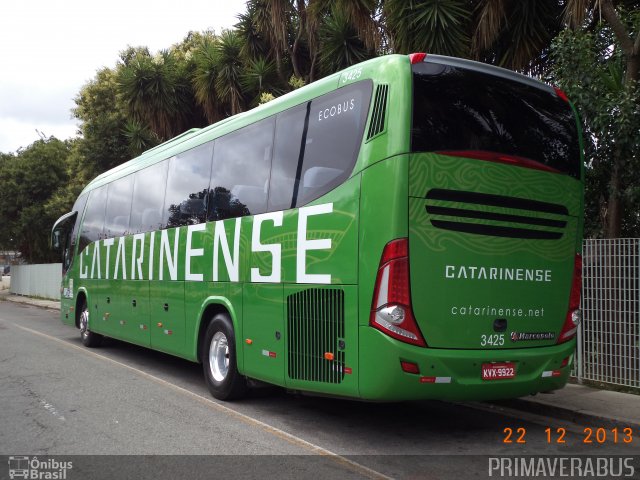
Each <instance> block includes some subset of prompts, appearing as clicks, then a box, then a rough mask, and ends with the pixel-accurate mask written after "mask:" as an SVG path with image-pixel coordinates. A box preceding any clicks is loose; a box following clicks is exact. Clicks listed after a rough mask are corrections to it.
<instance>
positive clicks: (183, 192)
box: [162, 142, 213, 228]
mask: <svg viewBox="0 0 640 480" xmlns="http://www.w3.org/2000/svg"><path fill="white" fill-rule="evenodd" d="M212 153H213V142H209V143H205V144H204V145H200V146H199V147H196V148H192V149H191V150H188V151H186V152H184V153H181V154H179V155H176V156H175V157H173V158H171V159H170V160H169V171H168V175H167V193H166V195H165V199H164V213H163V216H162V224H163V227H166V228H172V227H179V226H181V225H195V224H196V223H203V222H205V221H206V219H207V194H208V192H209V178H210V176H211V155H212Z"/></svg>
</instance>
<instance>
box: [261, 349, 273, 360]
mask: <svg viewBox="0 0 640 480" xmlns="http://www.w3.org/2000/svg"><path fill="white" fill-rule="evenodd" d="M262 355H264V356H265V357H269V358H276V352H270V351H269V350H262Z"/></svg>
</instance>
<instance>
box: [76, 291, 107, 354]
mask: <svg viewBox="0 0 640 480" xmlns="http://www.w3.org/2000/svg"><path fill="white" fill-rule="evenodd" d="M78 323H79V324H80V340H82V344H83V345H84V346H85V347H89V348H94V347H99V346H100V345H101V344H102V339H103V336H102V335H100V334H98V333H93V332H92V331H91V330H89V307H88V306H87V301H86V300H83V301H82V305H81V307H80V321H79V322H78Z"/></svg>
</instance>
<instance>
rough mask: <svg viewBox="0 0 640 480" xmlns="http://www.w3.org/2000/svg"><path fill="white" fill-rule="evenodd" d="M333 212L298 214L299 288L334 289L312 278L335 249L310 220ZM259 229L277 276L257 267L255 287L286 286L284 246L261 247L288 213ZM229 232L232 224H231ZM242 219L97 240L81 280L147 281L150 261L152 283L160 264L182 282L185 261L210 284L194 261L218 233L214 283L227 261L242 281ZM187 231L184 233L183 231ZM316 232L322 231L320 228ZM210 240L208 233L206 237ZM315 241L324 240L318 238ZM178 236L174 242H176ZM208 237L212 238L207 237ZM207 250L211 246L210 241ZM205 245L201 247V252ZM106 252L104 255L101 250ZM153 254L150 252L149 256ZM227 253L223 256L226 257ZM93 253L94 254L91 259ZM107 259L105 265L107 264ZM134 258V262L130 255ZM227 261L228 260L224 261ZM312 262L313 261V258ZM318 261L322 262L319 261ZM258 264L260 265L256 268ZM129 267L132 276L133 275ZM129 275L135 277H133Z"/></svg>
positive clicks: (190, 275) (192, 276)
mask: <svg viewBox="0 0 640 480" xmlns="http://www.w3.org/2000/svg"><path fill="white" fill-rule="evenodd" d="M332 212H333V203H326V204H322V205H314V206H311V207H302V208H300V209H299V210H298V227H297V243H296V282H297V283H320V284H330V283H331V274H321V273H313V274H312V273H307V268H308V265H309V264H310V263H315V262H313V261H310V258H312V259H313V260H316V259H315V258H313V256H312V255H311V256H310V255H308V253H309V252H313V251H314V250H328V249H331V248H332V242H331V239H330V238H319V239H318V238H316V239H310V238H308V236H309V233H308V232H307V230H308V221H309V217H312V216H315V215H323V214H326V213H332ZM252 220H253V225H252V227H253V229H252V232H251V247H250V248H251V252H252V253H266V254H270V256H271V271H267V272H264V271H263V272H262V273H261V271H260V268H259V267H256V266H253V265H252V266H251V268H250V278H249V281H251V282H265V283H280V282H281V281H282V244H281V243H267V244H264V243H262V242H261V239H260V237H261V232H262V226H263V223H264V222H265V221H270V222H273V226H274V227H282V226H283V223H284V212H282V211H279V212H269V213H263V214H260V215H255V216H254V217H253V219H252ZM225 222H226V223H227V224H228V223H230V222H233V225H234V227H233V235H234V236H233V245H232V246H231V239H230V238H228V236H227V229H225ZM227 226H228V227H229V226H230V225H227ZM241 226H242V219H241V218H235V219H230V220H226V221H222V220H221V221H218V222H215V223H214V224H213V225H211V224H209V225H207V224H204V223H201V224H197V225H189V226H186V227H183V228H176V229H175V230H174V234H173V235H171V234H170V233H169V230H162V231H160V240H159V241H158V242H156V241H155V238H156V233H157V232H149V233H137V234H135V235H133V236H132V239H131V244H128V238H127V237H118V238H108V239H105V240H102V241H97V242H95V243H94V244H93V250H92V251H91V252H90V250H91V246H88V247H87V248H86V249H85V250H84V251H83V253H81V254H80V278H82V279H85V278H94V279H102V278H105V279H107V280H109V279H112V280H118V279H122V280H126V279H127V278H130V279H131V280H145V277H144V272H145V266H144V264H145V262H148V263H149V265H148V277H147V279H148V280H153V279H154V271H155V262H158V263H157V265H158V268H159V270H160V273H159V275H158V276H159V280H164V279H165V278H164V277H165V266H166V269H167V270H168V276H169V279H170V280H178V265H179V264H180V262H179V258H182V256H184V278H185V280H187V281H196V282H202V281H204V277H205V275H204V274H203V273H202V272H194V268H195V269H198V265H200V263H199V262H198V261H195V262H194V258H197V257H203V256H204V252H205V248H204V245H203V243H205V242H204V240H203V238H205V237H201V236H197V235H196V233H203V232H209V233H208V234H209V235H210V234H211V230H210V229H211V228H212V229H213V272H212V273H213V278H212V280H213V281H214V282H217V281H220V273H221V272H220V271H219V268H220V266H219V263H220V262H224V267H223V268H226V271H227V274H228V277H229V280H230V281H232V282H238V281H240V240H241V238H240V237H241ZM183 230H184V231H183ZM181 231H183V233H186V236H187V238H186V242H184V243H183V244H182V246H181V245H180V235H181V233H180V232H181ZM316 231H319V232H321V230H320V229H316ZM147 235H149V248H148V250H147V247H146V241H147ZM205 235H206V233H205ZM315 236H318V235H317V234H316V235H315ZM170 237H173V238H170ZM207 238H208V237H207ZM116 242H117V248H116V259H115V267H114V272H113V276H112V277H111V275H110V268H111V247H113V246H114V245H116ZM158 243H159V249H160V252H159V254H158V255H156V252H155V249H156V248H157V247H156V244H158ZM205 244H206V245H210V244H209V243H208V242H207V243H205ZM196 246H199V248H196ZM181 248H183V249H184V250H181ZM101 250H102V251H101ZM147 251H148V253H147ZM221 251H222V253H220V252H221ZM91 254H92V255H91ZM103 254H104V257H105V262H104V263H103V262H102V258H103ZM128 254H131V257H129V256H128ZM90 256H91V268H89V257H90ZM220 257H222V258H220ZM307 257H310V258H307ZM247 258H250V257H247ZM316 261H317V260H316ZM254 265H255V264H254ZM103 266H104V267H105V276H104V277H102V270H101V269H102V267H103ZM127 267H129V268H130V271H129V272H127ZM455 273H456V272H455V267H454V266H451V265H449V266H447V277H448V278H455ZM127 275H129V277H127Z"/></svg>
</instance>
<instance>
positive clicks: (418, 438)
mask: <svg viewBox="0 0 640 480" xmlns="http://www.w3.org/2000/svg"><path fill="white" fill-rule="evenodd" d="M587 426H589V425H587ZM560 427H562V428H566V429H567V433H566V436H565V442H566V443H564V444H558V443H556V442H555V439H556V438H557V435H556V433H555V432H556V429H557V428H560ZM584 427H585V425H576V424H571V423H568V422H566V421H562V420H556V419H552V418H544V417H540V416H535V415H527V414H524V413H518V412H506V413H505V412H500V411H495V410H493V409H492V408H491V407H490V406H488V405H468V404H450V403H445V402H411V403H403V404H370V403H362V402H355V401H346V400H337V399H327V398H317V397H308V396H301V395H293V394H288V393H286V392H284V391H282V390H279V389H267V390H261V391H257V392H255V393H254V394H253V395H252V396H251V397H250V398H248V399H246V400H243V401H240V402H234V403H224V402H219V401H217V400H215V399H213V398H212V397H211V396H210V395H209V393H208V391H207V390H206V387H205V385H204V381H203V379H202V371H201V367H200V366H199V365H197V364H193V363H190V362H187V361H183V360H180V359H177V358H174V357H171V356H169V355H164V354H161V353H158V352H153V351H151V350H147V349H144V348H140V347H136V346H132V345H128V344H126V343H123V342H119V341H115V340H107V341H106V342H105V344H104V345H103V347H101V348H99V349H87V348H84V347H83V346H82V345H81V343H80V339H79V335H78V331H77V330H76V329H75V328H72V327H69V326H66V325H63V324H62V323H61V322H60V320H59V318H58V313H57V312H55V311H51V310H45V309H39V308H36V307H30V306H23V305H17V304H13V303H10V302H1V301H0V455H6V456H9V455H12V456H15V455H29V456H34V455H37V456H40V458H52V457H53V458H58V457H59V458H62V457H64V456H69V455H83V456H84V455H89V456H90V457H73V458H74V461H75V462H76V467H75V469H74V470H72V471H70V472H68V473H69V475H67V477H66V478H69V479H73V478H113V477H114V476H118V477H120V478H134V477H135V478H155V479H158V478H181V477H183V476H184V477H185V478H186V477H187V476H188V477H189V478H220V477H222V476H224V477H225V478H274V477H278V478H341V479H349V478H387V477H391V478H474V477H475V478H485V477H486V475H487V471H488V462H489V461H490V460H489V458H488V456H490V457H500V456H526V455H536V456H542V455H562V456H572V457H573V456H578V455H598V456H620V455H626V456H633V457H634V459H635V460H634V461H635V462H636V475H638V474H640V462H638V459H640V431H638V432H634V437H633V441H632V442H631V443H629V444H627V443H624V442H623V438H622V436H623V435H622V432H621V433H620V438H619V440H618V442H617V443H616V442H614V441H613V436H612V435H611V434H610V435H609V438H610V440H608V441H607V442H605V443H604V444H597V443H596V444H590V445H589V444H585V443H583V440H584V436H585V435H584V431H583V430H584ZM589 427H593V428H597V427H598V426H597V425H590V426H589ZM505 428H512V429H513V431H514V436H513V437H512V439H513V443H505V442H504V440H505V433H504V429H505ZM518 428H521V429H525V431H526V433H525V435H524V440H525V441H526V443H516V442H515V440H516V439H517V438H518V437H519V436H520V434H521V433H522V432H523V430H520V431H518V430H517V429H518ZM547 428H551V429H552V432H553V435H552V439H553V440H554V441H552V442H548V441H547V432H546V431H545V429H547ZM95 455H152V456H153V457H95ZM161 455H163V456H164V455H170V456H172V457H160V456H161ZM186 455H189V456H198V457H186ZM176 456H180V457H176ZM201 456H202V457H201ZM5 458H7V457H5ZM185 470H188V471H189V475H182V473H184V471H185ZM81 473H82V476H79V475H80V474H81ZM124 473H126V475H124ZM73 474H76V476H75V477H74V476H73ZM134 474H135V475H134ZM129 475H131V476H129ZM5 477H8V469H7V467H6V463H5V466H3V465H2V464H0V478H5Z"/></svg>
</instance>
